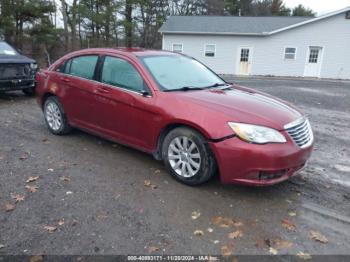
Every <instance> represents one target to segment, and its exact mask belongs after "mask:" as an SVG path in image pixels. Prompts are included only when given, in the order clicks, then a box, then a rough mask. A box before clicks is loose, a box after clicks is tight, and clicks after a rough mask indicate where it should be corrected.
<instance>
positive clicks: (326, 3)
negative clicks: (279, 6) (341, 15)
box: [284, 0, 350, 15]
mask: <svg viewBox="0 0 350 262" xmlns="http://www.w3.org/2000/svg"><path fill="white" fill-rule="evenodd" d="M284 2H285V3H286V6H288V7H290V8H293V7H295V6H297V5H299V4H302V5H304V6H306V7H309V8H311V9H312V10H314V11H315V12H317V15H323V14H325V13H329V12H332V11H336V10H339V9H342V8H345V7H348V6H350V0H284Z"/></svg>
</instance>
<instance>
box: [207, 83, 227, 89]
mask: <svg viewBox="0 0 350 262" xmlns="http://www.w3.org/2000/svg"><path fill="white" fill-rule="evenodd" d="M226 85H228V84H227V83H215V84H212V85H210V86H206V87H205V88H213V87H219V86H226Z"/></svg>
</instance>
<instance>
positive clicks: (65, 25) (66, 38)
mask: <svg viewBox="0 0 350 262" xmlns="http://www.w3.org/2000/svg"><path fill="white" fill-rule="evenodd" d="M60 1H61V13H62V18H63V30H64V42H65V43H64V44H65V50H66V51H68V50H69V46H68V45H69V43H68V42H69V35H68V34H69V33H68V14H67V11H68V10H67V3H66V1H65V0H60Z"/></svg>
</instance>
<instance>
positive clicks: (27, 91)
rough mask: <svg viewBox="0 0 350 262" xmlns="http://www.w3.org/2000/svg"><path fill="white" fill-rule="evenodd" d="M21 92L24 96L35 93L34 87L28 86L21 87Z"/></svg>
mask: <svg viewBox="0 0 350 262" xmlns="http://www.w3.org/2000/svg"><path fill="white" fill-rule="evenodd" d="M22 92H23V93H24V94H25V95H26V96H33V95H34V94H35V87H29V88H26V89H23V90H22Z"/></svg>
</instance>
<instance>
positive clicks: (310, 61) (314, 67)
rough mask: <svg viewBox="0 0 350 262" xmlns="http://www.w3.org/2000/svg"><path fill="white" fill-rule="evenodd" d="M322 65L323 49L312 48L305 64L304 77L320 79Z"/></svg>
mask: <svg viewBox="0 0 350 262" xmlns="http://www.w3.org/2000/svg"><path fill="white" fill-rule="evenodd" d="M321 63H322V47H318V46H310V47H309V52H308V56H307V61H306V64H305V71H304V76H309V77H320V73H321Z"/></svg>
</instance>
